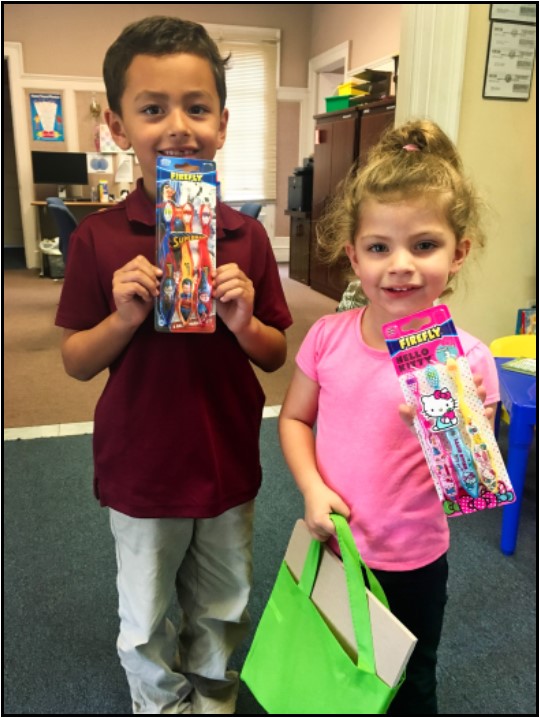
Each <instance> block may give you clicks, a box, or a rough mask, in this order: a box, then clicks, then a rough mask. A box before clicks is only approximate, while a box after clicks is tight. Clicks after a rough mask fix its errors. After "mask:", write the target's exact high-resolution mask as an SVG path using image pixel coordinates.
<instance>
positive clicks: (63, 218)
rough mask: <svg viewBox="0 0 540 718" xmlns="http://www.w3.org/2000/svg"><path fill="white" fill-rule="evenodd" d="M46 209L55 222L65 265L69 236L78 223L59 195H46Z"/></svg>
mask: <svg viewBox="0 0 540 718" xmlns="http://www.w3.org/2000/svg"><path fill="white" fill-rule="evenodd" d="M47 209H48V210H49V212H50V213H51V215H52V216H53V218H54V221H55V222H56V227H57V229H58V235H59V237H60V251H61V252H62V259H63V260H64V266H65V265H66V263H67V256H68V248H69V238H70V237H71V233H72V232H73V230H74V229H75V227H76V226H77V224H78V223H77V220H76V219H75V217H74V216H73V214H72V213H71V212H70V211H69V209H68V208H67V207H66V205H65V204H64V202H63V201H62V200H61V199H60V197H47Z"/></svg>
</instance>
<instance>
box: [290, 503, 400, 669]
mask: <svg viewBox="0 0 540 718" xmlns="http://www.w3.org/2000/svg"><path fill="white" fill-rule="evenodd" d="M330 518H331V519H332V522H333V523H334V526H335V527H336V536H337V540H338V543H339V549H340V551H341V558H342V560H343V566H344V568H345V577H346V581H347V592H348V594H349V606H350V610H351V617H352V623H353V628H354V635H355V639H356V646H357V650H358V661H357V665H358V668H360V669H362V670H365V671H368V672H370V673H375V656H374V652H373V635H372V630H371V618H370V614H369V607H368V599H367V594H366V583H365V580H364V573H363V572H365V575H366V577H367V582H368V586H369V589H370V591H371V592H372V593H373V594H374V595H375V596H376V597H377V598H378V599H379V601H381V603H383V605H385V606H386V608H388V601H387V599H386V596H385V595H384V591H383V590H382V588H381V585H380V583H379V581H378V580H377V579H376V578H375V576H374V575H373V573H372V572H371V571H370V569H369V568H368V567H367V566H366V564H365V563H364V562H363V561H362V558H361V556H360V554H359V553H358V549H357V547H356V544H355V542H354V538H353V535H352V533H351V529H350V528H349V524H348V523H347V520H346V519H345V518H344V517H343V516H341V515H340V514H330ZM322 551H323V545H322V543H321V542H320V541H317V540H316V539H313V541H312V542H311V544H310V546H309V549H308V553H307V556H306V560H305V562H304V568H303V570H302V576H301V578H300V581H299V584H298V585H299V588H300V589H301V590H302V591H303V592H304V593H305V594H306V595H308V596H311V592H312V591H313V586H314V584H315V578H316V576H317V571H318V568H319V563H320V560H321V557H322Z"/></svg>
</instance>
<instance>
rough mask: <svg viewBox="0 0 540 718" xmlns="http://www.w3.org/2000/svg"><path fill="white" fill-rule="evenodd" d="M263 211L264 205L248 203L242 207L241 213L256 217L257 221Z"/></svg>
mask: <svg viewBox="0 0 540 718" xmlns="http://www.w3.org/2000/svg"><path fill="white" fill-rule="evenodd" d="M261 209H262V204H257V203H256V202H246V203H245V204H243V205H242V206H241V207H240V212H242V214H247V215H248V216H249V217H255V219H257V217H258V216H259V213H260V211H261Z"/></svg>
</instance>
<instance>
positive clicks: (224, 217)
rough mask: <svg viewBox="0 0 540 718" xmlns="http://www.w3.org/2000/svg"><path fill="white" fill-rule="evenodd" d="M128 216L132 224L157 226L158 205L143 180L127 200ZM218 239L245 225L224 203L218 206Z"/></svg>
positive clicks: (236, 213) (239, 215)
mask: <svg viewBox="0 0 540 718" xmlns="http://www.w3.org/2000/svg"><path fill="white" fill-rule="evenodd" d="M125 202H126V214H127V218H128V220H129V221H130V222H139V223H140V224H145V225H147V226H148V227H155V226H156V205H155V204H154V202H152V200H151V199H150V197H149V196H148V195H147V194H146V192H145V190H144V186H143V181H142V178H140V179H138V180H137V186H136V187H135V189H134V190H133V192H131V193H130V194H128V196H127V197H126V199H125ZM216 216H217V237H218V239H222V238H224V237H225V236H226V234H228V233H229V232H235V231H237V230H238V229H240V228H241V227H242V225H243V224H245V220H244V219H243V217H242V215H241V214H240V213H239V212H236V211H235V210H233V209H231V208H230V207H229V206H228V205H226V204H224V203H223V202H218V205H217V212H216Z"/></svg>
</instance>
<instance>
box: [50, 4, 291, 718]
mask: <svg viewBox="0 0 540 718" xmlns="http://www.w3.org/2000/svg"><path fill="white" fill-rule="evenodd" d="M104 78H105V84H106V88H107V98H108V102H109V109H108V110H107V113H106V120H107V123H108V125H109V128H110V130H111V134H112V136H113V138H114V140H115V141H116V143H117V144H118V145H119V146H120V147H121V148H122V149H123V150H127V149H129V148H130V147H133V149H134V151H135V153H136V155H137V157H138V159H139V162H140V166H141V170H142V180H139V182H138V185H137V188H136V190H135V191H134V192H132V193H131V194H130V195H129V196H128V198H127V199H126V201H125V202H122V203H120V204H119V205H117V206H115V207H113V208H111V209H108V210H106V211H105V212H101V213H97V214H95V215H93V216H91V217H89V218H87V219H85V220H84V221H83V222H81V224H80V225H79V227H78V228H77V230H76V232H75V233H74V235H73V239H72V243H71V245H70V259H69V267H68V270H67V273H66V278H65V281H64V288H63V292H62V297H61V301H60V305H59V309H58V314H57V318H56V323H57V324H58V325H59V326H61V327H64V335H63V340H62V357H63V360H64V365H65V368H66V371H67V372H68V374H70V375H71V376H74V377H76V378H78V379H81V380H88V379H90V378H92V377H93V376H95V375H96V374H98V373H99V372H100V371H102V370H103V369H105V368H109V371H110V376H109V380H108V383H107V385H106V387H105V389H104V392H103V394H102V396H101V397H100V399H99V401H98V405H97V407H96V413H95V429H94V464H95V479H94V485H95V493H96V496H97V497H98V498H99V501H100V503H101V505H103V506H107V507H108V508H109V511H110V521H111V528H112V532H113V535H114V538H115V542H116V554H117V564H118V579H117V585H118V592H119V614H120V635H119V638H118V653H119V656H120V660H121V662H122V665H123V666H124V669H125V671H126V674H127V678H128V682H129V686H130V691H131V696H132V702H133V711H134V713H145V714H152V715H156V714H162V713H163V714H179V713H194V714H199V715H200V714H212V715H216V714H229V713H232V712H234V706H235V701H236V694H237V690H238V677H237V675H236V674H234V673H233V672H232V671H228V670H227V661H228V658H229V656H230V655H231V653H232V651H233V649H234V648H235V647H236V646H237V645H238V643H239V641H240V640H241V638H242V637H243V636H244V635H245V633H246V629H247V614H246V604H247V600H248V596H249V589H250V579H251V536H252V518H253V500H254V498H255V495H256V494H257V491H258V488H259V485H260V481H261V469H260V462H259V454H258V441H259V428H260V422H261V417H262V408H263V404H264V395H263V392H262V390H261V387H260V385H259V383H258V382H257V380H256V378H255V374H254V372H253V369H252V367H251V364H250V361H251V362H254V363H255V364H257V365H258V366H259V367H261V368H263V369H264V370H266V371H274V370H276V369H278V368H279V367H280V366H281V365H282V364H283V363H284V361H285V356H286V340H285V335H284V330H285V329H286V328H287V327H288V326H289V325H290V324H291V317H290V314H289V311H288V308H287V305H286V302H285V299H284V296H283V291H282V288H281V284H280V280H279V274H278V271H277V266H276V263H275V260H274V258H273V254H272V249H271V247H270V243H269V241H268V237H267V235H266V233H265V232H264V229H263V228H262V225H260V223H258V222H256V221H252V220H250V219H249V218H247V217H244V216H242V215H240V214H239V213H238V212H235V211H234V210H232V209H230V208H228V207H227V206H225V205H223V204H218V208H217V259H218V265H219V266H218V268H217V270H216V271H215V273H214V276H213V277H212V278H211V279H212V281H213V289H214V294H215V297H216V300H217V305H218V308H217V313H218V317H219V321H218V326H217V329H216V331H215V333H214V334H209V335H202V334H190V335H189V336H186V335H178V334H176V335H169V334H162V333H159V332H156V331H154V328H153V317H152V308H153V304H154V299H155V298H156V297H157V296H158V293H159V292H158V289H159V280H160V276H161V274H162V272H161V271H160V269H158V268H157V267H156V266H155V263H154V256H155V202H156V190H155V179H156V178H155V163H156V157H157V156H158V155H160V154H161V155H172V156H189V157H199V158H204V159H213V157H214V155H215V152H216V151H217V150H218V149H220V148H221V147H222V146H223V143H224V142H225V136H226V129H227V120H228V112H227V110H226V109H225V99H226V91H225V61H224V60H222V58H221V57H220V55H219V51H218V49H217V47H216V46H215V44H214V43H213V41H212V40H211V39H210V38H209V37H208V35H207V34H206V31H205V30H204V29H203V28H202V27H201V26H200V25H197V24H195V23H189V22H184V21H182V20H178V19H174V18H164V17H152V18H147V19H145V20H142V21H141V22H137V23H133V24H132V25H130V26H128V27H127V28H125V30H124V31H123V32H122V33H121V35H120V37H119V38H118V39H117V40H116V41H115V43H113V45H112V46H111V47H110V48H109V50H108V51H107V54H106V57H105V62H104ZM174 590H176V594H177V597H178V601H179V604H180V606H181V609H182V623H181V630H180V637H179V641H177V635H176V629H175V628H174V627H173V625H172V623H171V621H170V620H169V619H168V618H167V610H168V608H169V604H170V601H171V597H172V595H173V592H174Z"/></svg>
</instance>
